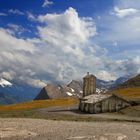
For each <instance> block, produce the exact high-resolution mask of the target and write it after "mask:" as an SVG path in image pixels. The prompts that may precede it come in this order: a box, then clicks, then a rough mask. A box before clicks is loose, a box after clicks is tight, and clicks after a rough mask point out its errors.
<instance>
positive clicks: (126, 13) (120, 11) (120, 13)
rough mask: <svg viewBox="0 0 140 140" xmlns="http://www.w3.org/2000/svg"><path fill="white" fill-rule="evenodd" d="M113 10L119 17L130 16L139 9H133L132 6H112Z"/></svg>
mask: <svg viewBox="0 0 140 140" xmlns="http://www.w3.org/2000/svg"><path fill="white" fill-rule="evenodd" d="M114 11H115V14H116V16H118V17H120V18H124V17H126V16H131V15H134V14H136V13H138V12H139V10H137V9H134V8H128V9H119V8H118V7H114Z"/></svg>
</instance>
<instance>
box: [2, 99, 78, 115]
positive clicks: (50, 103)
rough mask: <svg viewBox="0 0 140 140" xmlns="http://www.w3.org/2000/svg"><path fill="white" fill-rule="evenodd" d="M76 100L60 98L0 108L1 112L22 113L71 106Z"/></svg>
mask: <svg viewBox="0 0 140 140" xmlns="http://www.w3.org/2000/svg"><path fill="white" fill-rule="evenodd" d="M77 103H78V100H77V99H75V98H61V99H52V100H38V101H32V102H26V103H20V104H14V105H7V106H0V112H1V111H24V110H32V109H39V108H47V107H58V106H72V105H76V104H77Z"/></svg>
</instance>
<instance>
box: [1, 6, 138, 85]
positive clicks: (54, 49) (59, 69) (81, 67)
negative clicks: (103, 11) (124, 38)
mask: <svg viewBox="0 0 140 140" xmlns="http://www.w3.org/2000/svg"><path fill="white" fill-rule="evenodd" d="M36 21H38V22H40V23H43V24H39V25H38V27H37V29H38V36H39V37H38V38H32V39H19V38H17V37H16V36H15V35H14V34H12V33H11V32H10V31H8V30H7V29H3V28H0V36H1V38H0V52H1V53H0V76H3V77H7V78H8V79H14V80H17V81H22V82H26V83H28V84H30V85H32V86H35V87H42V86H45V84H46V82H47V81H52V82H57V81H60V82H62V81H63V82H65V83H66V82H68V81H70V80H71V79H79V78H82V76H83V75H84V74H85V73H86V72H87V71H90V72H91V73H94V74H95V75H97V76H99V77H100V78H102V79H104V80H112V79H114V78H116V77H117V76H119V74H120V72H121V73H122V74H124V73H125V72H127V70H129V62H131V65H133V67H134V68H135V69H133V70H132V71H129V72H130V73H134V72H138V69H139V68H138V66H139V58H137V59H138V60H132V61H130V60H127V63H128V64H127V65H125V64H126V61H122V62H118V61H117V62H116V61H113V60H110V59H109V58H108V57H107V56H105V54H106V53H107V52H106V50H105V49H104V48H101V47H99V46H97V45H94V44H93V42H92V38H94V37H95V36H96V34H97V33H96V25H95V22H94V20H93V19H92V18H88V17H79V15H78V13H77V11H76V10H75V9H73V8H69V9H67V10H66V11H65V12H63V13H59V14H56V13H55V14H46V15H39V16H38V18H36ZM11 27H13V28H11V30H13V31H14V30H18V27H16V26H13V25H12V26H11ZM102 39H104V38H102ZM113 40H116V39H113ZM116 41H117V40H116ZM122 65H125V66H124V67H126V68H123V67H121V66H122Z"/></svg>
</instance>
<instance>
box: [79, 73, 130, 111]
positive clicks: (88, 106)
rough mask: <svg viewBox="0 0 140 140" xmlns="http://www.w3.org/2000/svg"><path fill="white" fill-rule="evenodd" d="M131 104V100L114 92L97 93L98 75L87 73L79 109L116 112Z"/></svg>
mask: <svg viewBox="0 0 140 140" xmlns="http://www.w3.org/2000/svg"><path fill="white" fill-rule="evenodd" d="M128 106H130V104H129V102H127V101H126V100H124V99H123V98H121V97H119V96H117V95H114V94H97V93H96V77H95V76H94V75H92V74H89V73H88V74H87V76H85V77H84V78H83V98H81V99H80V103H79V109H80V110H81V111H83V112H88V113H104V112H116V111H119V110H121V109H122V108H125V107H128Z"/></svg>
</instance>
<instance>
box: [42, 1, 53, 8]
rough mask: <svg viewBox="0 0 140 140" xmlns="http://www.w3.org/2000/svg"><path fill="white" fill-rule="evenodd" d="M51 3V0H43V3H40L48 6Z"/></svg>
mask: <svg viewBox="0 0 140 140" xmlns="http://www.w3.org/2000/svg"><path fill="white" fill-rule="evenodd" d="M52 4H53V2H52V1H50V0H45V1H44V3H43V5H42V7H48V6H49V5H52Z"/></svg>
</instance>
